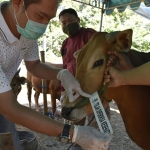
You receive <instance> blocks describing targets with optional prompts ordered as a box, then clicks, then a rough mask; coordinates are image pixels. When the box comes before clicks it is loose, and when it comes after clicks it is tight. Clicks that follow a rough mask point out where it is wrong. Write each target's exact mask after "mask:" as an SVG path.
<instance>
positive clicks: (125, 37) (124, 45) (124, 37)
mask: <svg viewBox="0 0 150 150" xmlns="http://www.w3.org/2000/svg"><path fill="white" fill-rule="evenodd" d="M132 33H133V31H132V29H128V30H124V31H120V32H119V33H118V35H117V37H116V50H117V51H122V52H127V51H129V50H130V48H131V45H132Z"/></svg>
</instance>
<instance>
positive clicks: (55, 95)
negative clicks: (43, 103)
mask: <svg viewBox="0 0 150 150" xmlns="http://www.w3.org/2000/svg"><path fill="white" fill-rule="evenodd" d="M46 64H47V65H49V66H51V67H57V68H62V64H52V63H49V62H46ZM27 79H28V81H29V82H28V83H27V89H28V93H27V94H28V101H29V107H30V108H31V94H32V88H33V89H34V90H35V94H34V99H35V107H36V110H37V111H39V105H38V98H39V96H40V93H42V80H41V79H40V78H37V77H35V76H32V75H31V74H30V73H29V72H27ZM46 83H47V86H46V87H47V94H50V95H51V103H52V113H53V115H54V113H55V111H56V99H60V96H61V87H60V86H61V83H60V81H59V80H57V79H55V80H47V81H46Z"/></svg>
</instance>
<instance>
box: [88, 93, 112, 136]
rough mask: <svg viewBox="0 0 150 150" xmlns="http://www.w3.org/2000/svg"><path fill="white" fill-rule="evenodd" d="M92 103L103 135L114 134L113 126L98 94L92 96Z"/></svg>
mask: <svg viewBox="0 0 150 150" xmlns="http://www.w3.org/2000/svg"><path fill="white" fill-rule="evenodd" d="M90 102H91V105H92V109H93V112H94V115H95V118H96V121H97V124H98V126H99V129H100V131H101V132H103V133H110V134H113V130H112V127H111V124H110V122H109V120H108V117H107V115H106V112H105V110H104V107H103V105H102V103H101V100H100V98H99V95H98V93H97V92H95V93H93V94H92V97H91V98H90Z"/></svg>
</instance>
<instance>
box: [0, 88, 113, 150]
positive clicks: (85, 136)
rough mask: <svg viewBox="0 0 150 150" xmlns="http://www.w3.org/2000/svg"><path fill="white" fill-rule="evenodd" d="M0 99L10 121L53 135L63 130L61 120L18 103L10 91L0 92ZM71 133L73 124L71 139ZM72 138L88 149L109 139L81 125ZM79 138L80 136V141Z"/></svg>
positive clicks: (0, 107) (2, 111) (56, 135)
mask: <svg viewBox="0 0 150 150" xmlns="http://www.w3.org/2000/svg"><path fill="white" fill-rule="evenodd" d="M10 97H11V98H10ZM0 101H1V104H2V105H0V113H2V114H3V115H4V116H5V117H6V118H7V119H9V120H11V121H12V122H15V123H17V124H21V125H23V126H25V127H27V128H30V129H32V130H34V131H37V132H40V133H43V134H47V135H50V136H55V137H58V135H59V134H60V133H61V132H62V130H63V127H64V124H62V123H61V122H58V121H56V120H53V119H51V118H49V117H46V116H44V115H42V114H41V113H39V112H36V111H35V110H33V109H30V108H28V107H25V106H22V105H20V104H19V103H18V102H17V101H16V99H15V97H14V95H13V93H12V91H8V92H6V93H3V94H0ZM6 108H7V109H6ZM73 135H74V126H71V129H70V137H71V140H72V137H73ZM89 135H90V138H89ZM74 138H75V140H74V141H73V142H76V143H77V144H79V145H80V146H82V147H84V148H85V144H86V146H87V147H88V148H89V150H93V149H92V148H93V147H94V148H98V147H99V146H100V143H102V144H101V145H104V144H107V145H108V143H109V141H110V139H111V138H110V137H109V136H108V137H107V138H106V135H104V134H102V133H100V132H99V131H97V130H96V129H94V128H91V127H81V128H80V129H78V132H77V133H76V136H75V137H74ZM80 138H82V141H80ZM95 141H97V143H94V142H95ZM86 142H88V143H86ZM89 142H90V143H89Z"/></svg>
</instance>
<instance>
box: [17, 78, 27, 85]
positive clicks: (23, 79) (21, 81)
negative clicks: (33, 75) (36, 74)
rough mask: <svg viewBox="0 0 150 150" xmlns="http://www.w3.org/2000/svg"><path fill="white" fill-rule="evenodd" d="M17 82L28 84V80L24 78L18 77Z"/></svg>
mask: <svg viewBox="0 0 150 150" xmlns="http://www.w3.org/2000/svg"><path fill="white" fill-rule="evenodd" d="M19 81H20V83H21V84H25V83H27V82H28V80H27V79H26V78H25V77H19Z"/></svg>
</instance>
